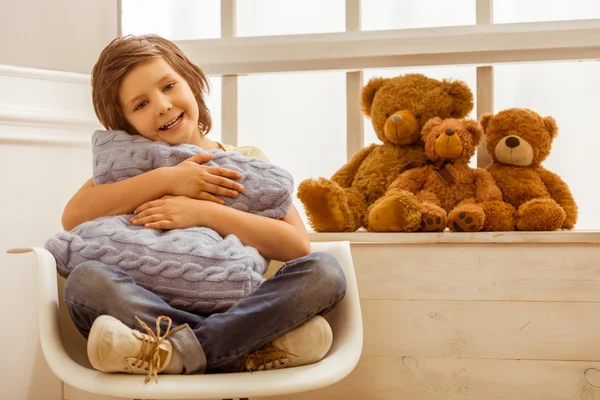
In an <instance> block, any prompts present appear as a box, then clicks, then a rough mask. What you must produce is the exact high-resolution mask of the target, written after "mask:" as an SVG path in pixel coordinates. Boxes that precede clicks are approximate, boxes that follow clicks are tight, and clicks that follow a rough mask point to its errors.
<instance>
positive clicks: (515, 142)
mask: <svg viewBox="0 0 600 400" xmlns="http://www.w3.org/2000/svg"><path fill="white" fill-rule="evenodd" d="M520 144H521V142H520V141H519V138H516V137H514V136H511V137H509V138H508V139H506V145H507V146H508V147H510V148H511V149H514V148H515V147H518V146H519V145H520Z"/></svg>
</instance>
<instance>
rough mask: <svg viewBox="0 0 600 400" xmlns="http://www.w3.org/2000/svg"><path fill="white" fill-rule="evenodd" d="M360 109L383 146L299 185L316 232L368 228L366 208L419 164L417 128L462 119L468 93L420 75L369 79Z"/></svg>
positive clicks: (456, 83) (468, 105)
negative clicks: (435, 119) (435, 120)
mask: <svg viewBox="0 0 600 400" xmlns="http://www.w3.org/2000/svg"><path fill="white" fill-rule="evenodd" d="M361 96H362V98H361V107H362V110H363V112H364V113H365V115H367V116H368V117H370V118H371V120H372V122H373V128H374V129H375V132H376V133H377V137H378V138H379V140H381V141H382V142H383V143H382V144H372V145H370V146H369V147H366V148H363V149H362V150H360V151H359V152H358V153H356V154H355V155H354V157H352V159H351V160H350V161H349V162H348V163H347V164H346V165H344V166H343V167H342V168H340V169H339V170H338V171H337V172H336V173H335V174H334V175H333V176H332V178H331V180H329V179H325V178H319V179H307V180H305V181H303V182H301V183H300V185H299V187H298V198H299V199H300V200H301V201H302V203H303V204H304V207H305V210H306V214H307V216H308V220H309V222H310V224H311V225H312V227H313V228H314V230H315V231H318V232H342V231H344V232H352V231H355V230H357V229H359V228H360V227H362V226H366V225H367V218H366V215H367V210H368V208H369V206H370V205H371V204H373V203H374V202H375V201H376V200H377V199H378V198H380V197H381V196H382V195H383V194H384V193H385V191H386V189H387V187H388V186H389V184H390V183H391V182H393V181H394V179H396V177H397V176H398V175H399V174H400V173H402V172H404V171H405V170H407V169H409V168H411V167H413V166H415V165H423V163H424V162H425V160H426V158H425V156H424V152H423V144H422V143H421V141H420V134H421V127H422V125H423V124H424V123H425V122H427V121H428V120H429V119H431V118H433V117H436V116H437V117H441V118H450V117H455V118H462V117H464V116H466V115H468V114H469V112H471V110H472V108H473V93H472V92H471V90H470V89H469V87H468V86H467V85H466V84H465V83H464V82H461V81H448V80H442V81H440V80H437V79H432V78H429V77H426V76H425V75H422V74H406V75H401V76H398V77H395V78H389V79H384V78H373V79H371V80H370V81H369V83H368V84H367V85H366V86H364V87H363V89H362V93H361Z"/></svg>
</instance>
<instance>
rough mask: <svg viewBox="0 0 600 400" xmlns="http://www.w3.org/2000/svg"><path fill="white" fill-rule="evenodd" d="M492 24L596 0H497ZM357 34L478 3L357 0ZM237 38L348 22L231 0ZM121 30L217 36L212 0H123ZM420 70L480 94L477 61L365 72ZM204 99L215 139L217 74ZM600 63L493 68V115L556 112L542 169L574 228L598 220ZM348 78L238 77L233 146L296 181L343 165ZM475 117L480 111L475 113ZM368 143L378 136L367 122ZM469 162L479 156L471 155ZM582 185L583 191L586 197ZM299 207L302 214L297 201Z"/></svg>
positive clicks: (280, 5)
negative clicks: (256, 153)
mask: <svg viewBox="0 0 600 400" xmlns="http://www.w3.org/2000/svg"><path fill="white" fill-rule="evenodd" d="M493 12H494V23H515V22H532V21H534V22H535V21H556V20H572V19H583V18H600V2H597V1H596V0H570V1H564V0H548V1H546V2H544V6H543V7H542V6H540V3H539V2H538V1H536V0H497V1H495V2H494V8H493ZM361 14H362V17H361V25H362V29H363V30H386V29H414V28H428V27H440V26H450V25H452V26H458V25H473V24H475V14H476V13H475V0H457V1H453V2H447V1H444V0H410V1H409V0H407V1H403V2H398V1H397V0H368V1H366V0H363V1H362V6H361ZM236 15H237V34H238V36H263V35H289V34H299V33H302V34H304V33H324V32H340V31H343V30H344V27H345V1H343V0H329V1H326V2H324V1H321V0H310V1H308V0H307V1H304V2H297V1H294V0H277V1H274V0H271V1H269V0H243V1H237V10H236ZM122 26H123V32H124V33H141V32H156V33H159V34H163V35H165V36H166V37H169V38H171V39H192V38H196V39H198V38H214V37H219V30H220V2H219V1H218V0H205V1H202V2H199V1H193V0H186V1H183V0H176V1H158V0H143V6H142V1H141V0H123V24H122ZM407 72H421V73H424V74H426V75H428V76H431V77H434V78H438V79H442V78H449V79H461V80H464V81H465V82H466V83H467V84H468V85H469V86H470V87H471V88H472V90H473V93H474V94H475V95H476V88H477V84H476V66H468V65H467V66H461V65H452V66H432V67H427V66H423V67H410V68H393V69H367V70H364V83H366V82H367V81H368V80H369V79H370V78H371V77H374V76H395V75H399V74H403V73H407ZM211 82H212V85H213V92H212V94H211V96H210V97H209V99H208V105H209V107H210V109H211V112H212V115H213V118H214V129H213V132H212V133H211V136H212V137H213V138H214V139H216V140H219V139H220V137H221V133H220V126H221V123H220V115H221V113H220V106H221V104H220V78H217V77H211ZM599 88H600V64H598V62H595V61H586V62H546V63H534V64H499V65H494V112H498V111H500V110H502V109H506V108H510V107H526V108H531V109H533V110H534V111H536V112H538V113H540V114H542V115H551V116H553V117H554V118H555V119H556V120H557V123H558V126H559V136H558V138H557V139H556V140H555V142H554V145H553V151H552V153H551V155H550V157H549V158H548V159H547V160H546V161H545V163H544V165H545V166H546V167H547V168H548V169H550V170H551V171H554V172H556V173H558V174H559V175H561V176H562V177H563V179H564V180H565V181H566V182H567V183H568V184H569V186H570V187H571V190H572V191H573V194H574V196H575V199H576V201H577V202H578V205H579V208H580V218H579V223H578V224H577V229H594V228H597V227H598V226H599V225H600V215H597V213H595V204H596V203H598V202H599V201H600V190H597V189H595V188H594V186H593V185H590V184H589V182H596V181H598V180H599V179H598V178H600V172H598V168H596V167H595V165H594V164H593V162H594V160H595V153H596V151H595V149H596V148H597V146H599V145H600V139H598V137H599V135H597V134H596V133H595V130H596V128H595V125H594V123H593V121H592V118H593V117H594V115H595V112H596V109H597V108H598V104H600V90H598V89H599ZM345 91H346V81H345V73H344V72H343V71H330V72H322V71H315V72H294V73H269V74H255V75H249V76H240V77H239V78H238V100H239V106H238V110H239V125H238V126H239V134H238V143H239V144H240V145H243V144H255V145H258V146H260V147H261V148H262V149H263V150H264V151H265V153H266V154H267V155H268V156H269V157H270V158H271V159H272V160H273V161H274V162H276V163H278V164H281V165H282V166H284V167H286V168H287V169H288V170H289V171H290V172H292V174H293V175H294V177H295V179H296V184H297V183H299V182H300V181H301V180H303V179H305V178H308V177H319V176H324V177H329V176H330V175H331V174H333V173H334V172H335V171H336V170H337V169H338V168H339V167H341V166H342V165H343V164H344V163H345V162H346V118H345V112H346V109H345V107H346V106H345V101H346V97H345V96H346V93H345ZM475 116H476V110H474V111H473V113H472V115H471V117H475ZM364 126H365V140H364V143H365V145H368V144H369V143H373V142H377V138H376V136H375V134H374V132H373V128H372V125H371V122H370V120H365V125H364ZM474 161H475V160H474ZM584 187H585V190H586V193H585V194H584V193H583V191H584ZM296 206H297V207H298V208H299V209H300V210H301V211H302V207H301V204H300V203H299V202H298V201H296Z"/></svg>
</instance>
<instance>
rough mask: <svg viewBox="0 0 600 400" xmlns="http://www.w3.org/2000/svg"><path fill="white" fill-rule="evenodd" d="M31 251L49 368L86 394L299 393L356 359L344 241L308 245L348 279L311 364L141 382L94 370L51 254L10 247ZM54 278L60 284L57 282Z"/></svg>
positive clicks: (353, 296)
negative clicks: (323, 352) (324, 348)
mask: <svg viewBox="0 0 600 400" xmlns="http://www.w3.org/2000/svg"><path fill="white" fill-rule="evenodd" d="M31 251H34V252H35V253H36V254H37V258H38V263H37V264H38V308H39V330H40V332H39V333H40V341H41V345H42V350H43V353H44V357H45V358H46V361H47V362H48V365H49V366H50V369H52V371H53V372H54V373H55V374H56V375H57V376H58V377H59V378H60V379H61V380H62V381H64V382H65V383H67V384H68V385H71V386H73V387H75V388H77V389H80V390H82V391H84V392H89V393H93V394H98V395H104V396H115V397H124V398H136V399H140V398H142V399H147V398H151V399H231V398H248V397H255V396H274V395H283V394H290V393H299V392H304V391H309V390H313V389H318V388H321V387H325V386H329V385H332V384H334V383H336V382H338V381H340V380H342V379H343V378H344V377H346V376H347V375H348V374H349V373H350V372H351V371H352V370H353V369H354V368H355V366H356V364H357V363H358V359H359V358H360V354H361V351H362V341H363V329H362V317H361V310H360V303H359V297H358V287H357V283H356V275H355V273H354V265H353V263H352V257H351V254H350V244H349V243H348V242H324V243H312V251H314V252H316V251H324V252H328V253H331V254H332V255H333V256H335V257H336V258H337V259H338V260H339V262H340V263H341V265H342V267H343V269H344V273H345V274H346V280H347V292H346V296H345V297H344V299H343V300H342V301H341V302H340V303H339V304H338V305H337V306H336V307H335V309H334V310H333V311H331V312H330V313H329V314H328V315H327V316H326V319H327V320H328V321H329V323H330V324H331V327H332V329H333V335H334V341H333V346H332V348H331V350H330V351H329V353H328V355H327V356H326V357H325V358H324V359H323V360H321V361H320V362H318V363H316V364H313V365H306V366H301V367H293V368H287V369H280V370H272V371H260V372H253V373H249V372H245V373H230V374H206V375H159V381H158V383H155V382H154V381H151V382H149V383H148V384H144V377H143V376H140V375H127V374H107V373H102V372H99V371H96V370H94V369H92V367H91V366H90V364H89V361H88V359H87V353H86V347H85V345H86V342H85V339H84V338H83V337H82V336H81V335H80V334H79V332H77V331H76V328H75V326H74V325H73V323H72V321H71V319H70V317H69V316H68V313H67V312H66V309H65V305H64V302H63V301H62V297H63V296H62V287H63V285H64V279H63V278H62V277H60V276H58V275H57V273H56V264H55V260H54V257H53V256H52V255H51V254H50V253H49V252H48V251H47V250H45V249H43V248H39V247H33V248H21V249H11V250H9V251H8V252H9V253H26V252H31ZM57 282H58V285H57Z"/></svg>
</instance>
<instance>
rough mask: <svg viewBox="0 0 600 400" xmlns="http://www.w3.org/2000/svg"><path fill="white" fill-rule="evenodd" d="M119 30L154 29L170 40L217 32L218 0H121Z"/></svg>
mask: <svg viewBox="0 0 600 400" xmlns="http://www.w3.org/2000/svg"><path fill="white" fill-rule="evenodd" d="M121 4H122V5H121V8H122V14H121V24H122V31H123V34H144V33H156V34H159V35H161V36H164V37H166V38H167V39H171V40H183V39H208V38H218V37H220V36H221V2H220V0H202V1H197V0H122V2H121Z"/></svg>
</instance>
